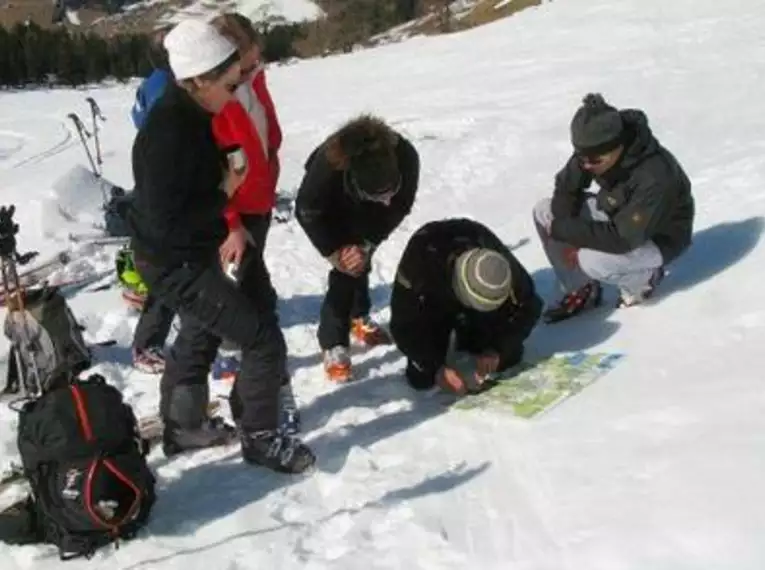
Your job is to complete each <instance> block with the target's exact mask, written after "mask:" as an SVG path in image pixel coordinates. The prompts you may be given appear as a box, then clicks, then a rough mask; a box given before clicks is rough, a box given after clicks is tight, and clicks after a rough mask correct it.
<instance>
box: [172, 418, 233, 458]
mask: <svg viewBox="0 0 765 570" xmlns="http://www.w3.org/2000/svg"><path fill="white" fill-rule="evenodd" d="M235 438H236V428H234V427H233V426H230V425H228V424H226V423H225V422H224V421H223V419H222V418H217V417H216V418H209V419H207V420H205V421H204V422H203V423H202V425H201V426H200V427H198V428H195V429H185V428H179V427H174V426H172V425H168V424H167V423H166V424H165V431H164V433H163V434H162V452H163V453H164V454H165V457H171V456H173V455H177V454H178V453H182V452H184V451H189V450H192V449H202V448H204V447H215V446H217V445H226V444H227V443H230V442H231V441H232V440H234V439H235Z"/></svg>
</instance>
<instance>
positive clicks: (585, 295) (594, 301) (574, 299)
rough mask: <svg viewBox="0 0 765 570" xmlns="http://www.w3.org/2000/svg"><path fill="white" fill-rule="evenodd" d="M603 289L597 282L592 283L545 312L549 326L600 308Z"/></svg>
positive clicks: (544, 317)
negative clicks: (587, 310)
mask: <svg viewBox="0 0 765 570" xmlns="http://www.w3.org/2000/svg"><path fill="white" fill-rule="evenodd" d="M602 296H603V289H602V288H601V286H600V283H598V282H597V281H590V282H589V283H587V284H586V285H583V286H582V287H580V288H579V289H577V290H576V291H573V292H571V293H569V294H568V295H566V296H564V297H563V299H561V301H560V302H559V303H558V305H557V306H555V307H552V308H551V309H548V310H547V311H545V312H544V313H543V315H542V318H543V319H544V321H545V322H546V323H548V324H550V323H557V322H558V321H563V320H565V319H570V318H571V317H573V316H574V315H578V314H579V313H581V312H582V311H584V310H586V309H590V308H594V307H598V306H600V303H601V300H602Z"/></svg>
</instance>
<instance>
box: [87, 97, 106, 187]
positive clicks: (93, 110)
mask: <svg viewBox="0 0 765 570" xmlns="http://www.w3.org/2000/svg"><path fill="white" fill-rule="evenodd" d="M85 100H86V101H87V102H88V105H90V116H91V118H92V120H93V137H94V138H95V139H96V162H97V163H98V169H99V173H100V174H103V172H104V169H103V164H104V161H103V160H102V159H101V142H100V140H99V138H98V121H97V119H100V120H101V121H104V122H106V117H104V115H103V113H101V108H100V107H99V106H98V103H96V100H95V99H93V97H87V98H86V99H85Z"/></svg>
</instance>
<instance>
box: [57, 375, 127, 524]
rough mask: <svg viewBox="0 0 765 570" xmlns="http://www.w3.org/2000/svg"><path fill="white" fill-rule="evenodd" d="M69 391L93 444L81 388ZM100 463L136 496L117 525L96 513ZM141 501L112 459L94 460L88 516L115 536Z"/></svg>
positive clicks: (87, 491)
mask: <svg viewBox="0 0 765 570" xmlns="http://www.w3.org/2000/svg"><path fill="white" fill-rule="evenodd" d="M69 390H70V391H71V393H72V398H73V400H74V407H75V410H76V412H77V421H78V423H79V424H80V428H81V429H82V435H83V437H84V438H85V441H87V442H88V443H90V442H92V441H93V440H94V439H95V437H94V436H93V428H92V426H91V425H90V418H89V417H88V412H87V408H86V407H85V398H84V397H83V394H82V392H81V391H80V388H79V386H75V385H72V386H69ZM100 463H103V464H104V467H105V468H106V469H108V470H109V471H111V473H112V474H113V475H114V476H115V477H117V479H119V480H120V481H121V482H122V483H124V484H125V485H126V486H127V487H129V488H130V490H131V491H133V494H134V495H135V498H134V499H133V502H132V504H131V505H130V508H129V509H128V512H127V513H126V514H125V516H124V517H122V518H121V519H120V520H119V521H118V522H116V523H108V522H107V521H105V520H104V519H103V518H101V516H100V515H99V514H98V513H97V512H96V510H95V508H94V506H93V477H94V476H95V473H96V470H97V469H98V466H99V464H100ZM140 501H141V491H140V489H138V487H137V486H136V485H135V483H134V482H133V481H131V480H130V478H129V477H128V476H127V475H125V474H124V473H123V472H122V471H120V469H119V468H118V467H117V466H116V465H114V463H113V462H112V461H111V460H110V459H105V458H97V459H94V460H93V461H92V462H91V464H90V466H89V467H88V474H87V477H86V479H85V508H86V509H87V510H88V514H89V515H90V517H91V518H92V519H93V520H94V521H95V522H96V523H97V524H100V525H101V526H103V527H105V528H108V529H109V530H110V531H111V532H112V533H113V534H115V535H116V534H117V533H118V527H119V526H120V525H122V524H124V523H125V521H127V520H128V519H130V518H131V517H133V516H134V515H135V513H136V511H137V510H138V508H139V506H140Z"/></svg>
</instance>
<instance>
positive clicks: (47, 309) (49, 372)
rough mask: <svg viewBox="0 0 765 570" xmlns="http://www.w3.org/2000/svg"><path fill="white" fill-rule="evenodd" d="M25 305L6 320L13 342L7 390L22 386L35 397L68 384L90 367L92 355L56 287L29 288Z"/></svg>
mask: <svg viewBox="0 0 765 570" xmlns="http://www.w3.org/2000/svg"><path fill="white" fill-rule="evenodd" d="M23 306H24V308H23V310H20V309H18V308H17V307H16V308H14V310H11V311H8V312H7V313H6V316H5V322H4V323H3V330H4V333H5V336H6V338H8V340H10V343H11V350H10V355H9V358H8V368H7V375H6V386H5V390H4V391H5V392H8V393H16V392H18V391H19V389H20V388H22V387H23V388H25V392H27V394H26V395H27V396H30V397H34V396H37V395H39V394H40V393H43V392H45V391H46V390H49V389H50V388H52V387H55V386H58V385H66V384H68V383H69V381H70V380H71V379H72V378H74V377H76V376H77V375H78V374H80V373H81V372H83V371H85V370H87V369H88V368H90V366H91V364H92V355H91V352H90V349H89V348H88V346H87V345H86V343H85V339H84V338H83V336H82V327H81V326H80V324H79V323H78V322H77V320H76V319H75V317H74V314H73V313H72V311H71V309H70V308H69V305H68V303H67V302H66V299H65V298H64V296H63V295H62V294H61V292H60V291H59V290H58V288H57V287H48V286H41V287H39V288H35V289H27V290H26V291H25V292H24V305H23ZM38 384H39V385H38ZM30 389H31V391H32V393H29V392H30Z"/></svg>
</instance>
